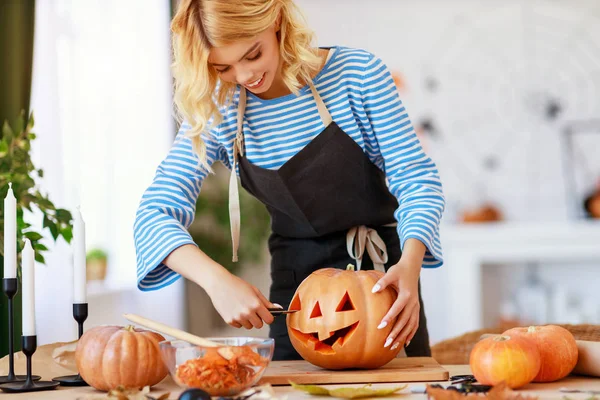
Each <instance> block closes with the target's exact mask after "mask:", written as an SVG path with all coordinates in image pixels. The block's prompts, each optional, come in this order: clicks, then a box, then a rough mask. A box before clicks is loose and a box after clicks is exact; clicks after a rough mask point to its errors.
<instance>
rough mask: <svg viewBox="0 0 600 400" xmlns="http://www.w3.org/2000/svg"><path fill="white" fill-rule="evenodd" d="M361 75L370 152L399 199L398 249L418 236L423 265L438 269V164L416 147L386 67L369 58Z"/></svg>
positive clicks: (440, 205)
mask: <svg viewBox="0 0 600 400" xmlns="http://www.w3.org/2000/svg"><path fill="white" fill-rule="evenodd" d="M363 73H364V76H363V81H362V102H363V104H364V108H365V113H366V115H367V117H368V120H369V126H367V127H366V128H367V129H366V130H367V138H368V139H367V141H368V142H369V144H370V147H372V148H371V149H369V152H374V153H375V157H377V156H379V157H381V158H382V159H383V163H384V170H385V173H386V177H387V179H388V182H389V189H390V191H391V192H392V194H394V196H396V198H397V199H398V202H399V207H398V209H397V210H396V211H395V213H394V216H395V217H396V220H397V221H398V235H399V236H400V245H401V248H402V249H404V244H405V242H406V240H407V239H409V238H415V239H418V240H420V241H421V242H422V243H423V244H424V245H425V246H426V248H427V250H426V253H425V258H424V261H423V267H429V268H435V267H439V266H441V265H442V263H443V258H442V246H441V243H440V234H439V224H440V221H441V218H442V213H443V211H444V208H445V199H444V194H443V190H442V183H441V180H440V177H439V173H438V170H437V167H436V165H435V163H434V162H433V161H432V160H431V158H429V157H428V156H427V155H426V154H425V152H424V151H423V148H422V147H421V144H420V142H419V139H418V138H417V135H416V133H415V130H414V128H413V126H412V123H411V121H410V118H409V116H408V113H407V111H406V109H405V107H404V105H403V103H402V101H401V100H400V98H399V95H398V91H397V89H396V86H395V83H394V80H393V78H392V75H391V73H390V72H389V70H388V68H387V66H386V65H385V64H384V63H383V62H382V61H381V60H380V59H379V58H377V57H375V56H372V57H371V58H370V60H369V61H368V62H367V64H366V66H365V68H364V71H363Z"/></svg>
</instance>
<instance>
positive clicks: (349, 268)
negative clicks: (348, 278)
mask: <svg viewBox="0 0 600 400" xmlns="http://www.w3.org/2000/svg"><path fill="white" fill-rule="evenodd" d="M346 271H354V265H352V264H348V265H347V266H346Z"/></svg>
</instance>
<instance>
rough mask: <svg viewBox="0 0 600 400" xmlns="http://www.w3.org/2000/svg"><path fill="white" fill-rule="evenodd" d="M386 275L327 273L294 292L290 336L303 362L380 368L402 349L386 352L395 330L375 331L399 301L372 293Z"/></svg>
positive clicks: (390, 293) (388, 291)
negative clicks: (386, 342) (376, 284)
mask: <svg viewBox="0 0 600 400" xmlns="http://www.w3.org/2000/svg"><path fill="white" fill-rule="evenodd" d="M383 275H384V274H383V272H381V271H375V270H367V271H365V270H361V271H355V270H354V266H353V265H348V267H347V268H346V270H343V269H338V268H323V269H319V270H317V271H315V272H313V273H312V274H311V275H309V276H308V277H307V278H306V279H304V281H302V283H301V284H300V285H299V286H298V289H296V292H295V294H294V296H293V298H292V302H291V303H290V306H289V309H290V310H298V312H295V313H292V314H288V316H287V327H288V335H289V337H290V341H291V343H292V346H294V349H296V351H297V352H298V354H300V356H301V357H302V358H304V359H305V360H306V361H308V362H310V363H311V364H313V365H316V366H318V367H321V368H325V369H332V370H340V369H349V368H379V367H381V366H382V365H385V364H387V363H388V362H390V361H391V360H392V359H393V358H395V357H396V355H397V354H398V352H400V350H402V348H401V346H399V347H398V348H397V349H394V350H392V349H391V346H388V347H383V345H384V344H385V341H386V339H387V337H388V335H389V333H390V331H391V329H392V327H393V326H394V323H395V320H393V321H390V323H388V325H387V326H386V327H385V328H383V329H377V326H378V325H379V324H380V323H381V320H382V319H383V317H384V316H385V314H387V312H388V311H389V309H390V307H391V306H392V304H393V303H394V301H395V300H396V298H397V292H396V291H395V290H394V289H393V288H391V287H387V288H385V289H383V290H381V291H380V292H378V293H372V292H371V290H372V288H373V286H374V285H375V283H376V282H377V281H378V280H379V279H381V277H382V276H383Z"/></svg>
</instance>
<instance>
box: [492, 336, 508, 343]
mask: <svg viewBox="0 0 600 400" xmlns="http://www.w3.org/2000/svg"><path fill="white" fill-rule="evenodd" d="M506 340H510V336H507V335H500V336H495V337H494V341H496V342H504V341H506Z"/></svg>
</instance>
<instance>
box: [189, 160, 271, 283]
mask: <svg viewBox="0 0 600 400" xmlns="http://www.w3.org/2000/svg"><path fill="white" fill-rule="evenodd" d="M213 169H214V171H215V173H214V174H212V175H209V176H208V177H207V178H206V179H205V180H204V182H203V183H202V192H201V194H200V196H199V198H198V201H197V202H196V215H195V217H194V222H193V223H192V225H191V226H190V228H189V232H190V235H191V236H192V239H193V240H194V242H196V243H197V244H198V246H199V247H200V248H201V249H202V251H204V252H205V253H206V254H207V255H208V256H209V257H211V258H212V259H213V260H215V261H216V262H218V263H219V264H221V265H222V266H224V267H225V268H227V269H228V270H229V271H230V272H232V273H236V272H237V271H238V270H239V268H240V267H241V265H242V264H244V263H247V262H258V261H260V259H261V256H262V255H263V254H264V252H263V250H264V248H265V243H266V240H267V238H268V236H269V234H270V232H271V230H270V217H269V213H268V212H267V209H266V207H265V206H264V205H263V204H262V203H261V202H260V201H258V200H257V199H256V198H255V197H253V196H252V195H250V194H249V193H248V192H246V190H244V189H243V188H242V187H241V186H240V188H239V193H240V217H241V231H240V232H241V234H240V248H239V251H238V256H239V261H238V262H237V263H234V262H232V261H231V230H230V225H229V174H230V171H229V170H228V169H226V168H225V167H224V166H222V165H221V164H217V165H215V166H213Z"/></svg>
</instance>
